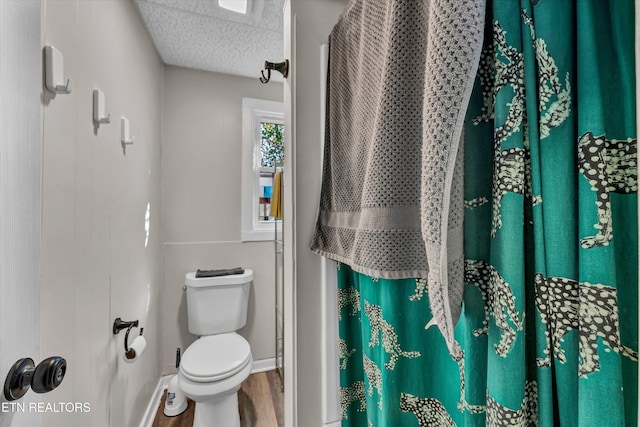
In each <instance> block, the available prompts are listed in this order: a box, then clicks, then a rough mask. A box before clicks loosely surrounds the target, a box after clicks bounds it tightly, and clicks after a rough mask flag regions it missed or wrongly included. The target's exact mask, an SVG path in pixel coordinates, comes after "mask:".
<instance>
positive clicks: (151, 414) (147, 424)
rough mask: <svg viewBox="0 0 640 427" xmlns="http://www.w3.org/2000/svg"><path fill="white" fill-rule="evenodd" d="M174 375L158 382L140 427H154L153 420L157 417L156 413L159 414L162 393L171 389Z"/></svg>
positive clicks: (166, 376) (162, 378) (164, 377)
mask: <svg viewBox="0 0 640 427" xmlns="http://www.w3.org/2000/svg"><path fill="white" fill-rule="evenodd" d="M172 377H173V375H164V376H162V377H161V378H160V380H158V384H157V385H156V388H155V390H153V394H152V395H151V400H150V401H149V404H148V405H147V410H146V411H144V416H143V417H142V421H140V427H152V426H153V420H154V419H155V417H156V412H158V406H160V400H161V399H162V393H164V390H166V389H167V388H168V387H169V381H171V378H172Z"/></svg>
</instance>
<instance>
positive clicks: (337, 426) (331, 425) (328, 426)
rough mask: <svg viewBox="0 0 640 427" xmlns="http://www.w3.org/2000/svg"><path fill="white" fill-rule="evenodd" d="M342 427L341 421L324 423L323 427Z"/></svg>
mask: <svg viewBox="0 0 640 427" xmlns="http://www.w3.org/2000/svg"><path fill="white" fill-rule="evenodd" d="M340 426H342V421H331V422H328V423H325V425H324V427H340Z"/></svg>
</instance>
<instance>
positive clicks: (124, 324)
mask: <svg viewBox="0 0 640 427" xmlns="http://www.w3.org/2000/svg"><path fill="white" fill-rule="evenodd" d="M137 327H138V321H137V320H132V321H126V320H122V319H121V318H119V317H118V318H116V320H114V321H113V333H114V334H118V333H120V331H121V330H123V329H125V328H126V329H127V332H126V334H124V351H125V356H126V358H127V359H133V358H134V357H136V351H135V350H134V349H132V348H129V333H130V332H131V329H133V328H137ZM143 331H144V328H140V335H142V332H143Z"/></svg>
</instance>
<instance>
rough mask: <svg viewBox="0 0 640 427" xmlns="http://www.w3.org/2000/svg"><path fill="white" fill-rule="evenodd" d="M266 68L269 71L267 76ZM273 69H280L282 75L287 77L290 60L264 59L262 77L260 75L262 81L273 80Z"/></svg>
mask: <svg viewBox="0 0 640 427" xmlns="http://www.w3.org/2000/svg"><path fill="white" fill-rule="evenodd" d="M265 70H266V71H267V75H266V76H265V75H264V71H265ZM271 70H276V71H278V72H279V73H281V74H282V77H284V78H285V79H286V78H287V76H288V75H289V60H288V59H285V60H284V62H278V63H275V62H269V61H264V70H262V71H261V72H260V74H262V77H260V82H261V83H269V80H271Z"/></svg>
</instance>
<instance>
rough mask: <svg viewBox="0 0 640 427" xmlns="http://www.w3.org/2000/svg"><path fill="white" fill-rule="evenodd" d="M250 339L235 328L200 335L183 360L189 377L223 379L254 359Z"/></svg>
mask: <svg viewBox="0 0 640 427" xmlns="http://www.w3.org/2000/svg"><path fill="white" fill-rule="evenodd" d="M251 360H252V359H251V348H250V347H249V343H248V342H247V341H246V340H245V339H244V338H243V337H241V336H240V335H238V334H237V333H235V332H232V333H228V334H220V335H209V336H205V337H201V338H199V339H197V340H196V341H195V342H194V343H193V344H191V345H190V346H189V348H187V350H186V351H185V352H184V355H183V356H182V359H181V361H180V371H181V372H182V375H184V377H185V378H187V379H189V380H191V381H194V382H199V383H209V382H215V381H221V380H223V379H225V378H228V377H230V376H232V375H235V374H236V373H238V372H240V371H241V370H242V369H243V368H244V367H245V366H247V364H248V363H249V362H251Z"/></svg>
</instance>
